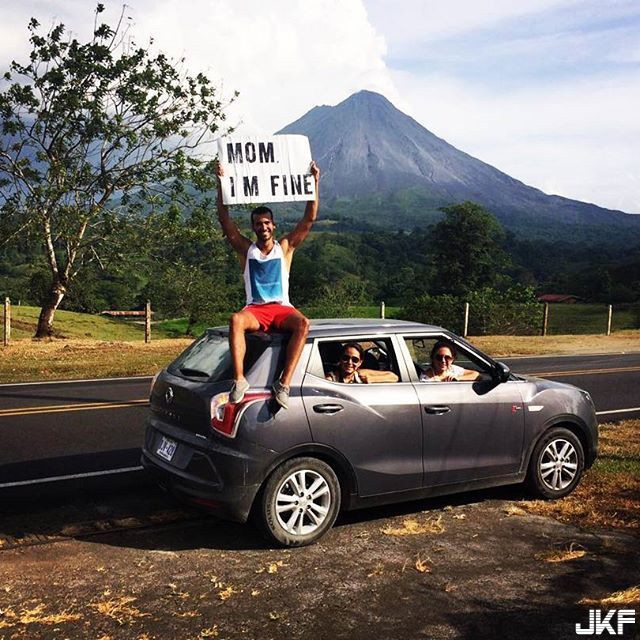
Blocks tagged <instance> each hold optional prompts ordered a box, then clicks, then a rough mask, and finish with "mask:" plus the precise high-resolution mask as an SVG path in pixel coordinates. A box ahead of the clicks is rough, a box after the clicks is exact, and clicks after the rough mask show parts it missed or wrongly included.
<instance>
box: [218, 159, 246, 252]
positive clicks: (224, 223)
mask: <svg viewBox="0 0 640 640" xmlns="http://www.w3.org/2000/svg"><path fill="white" fill-rule="evenodd" d="M222 175H224V174H223V171H222V167H221V166H220V164H218V194H217V200H216V206H217V209H218V221H219V222H220V226H221V227H222V233H223V235H224V236H225V237H226V238H227V240H228V241H229V244H230V245H231V246H232V247H233V248H234V250H235V251H236V253H238V254H239V255H240V256H242V257H244V256H246V255H247V251H248V250H249V247H250V246H251V240H249V238H247V237H246V236H243V235H242V234H241V233H240V230H239V229H238V226H237V225H236V223H235V222H234V221H233V220H232V219H231V216H230V215H229V207H227V205H226V204H224V202H222V185H221V184H220V177H221V176H222Z"/></svg>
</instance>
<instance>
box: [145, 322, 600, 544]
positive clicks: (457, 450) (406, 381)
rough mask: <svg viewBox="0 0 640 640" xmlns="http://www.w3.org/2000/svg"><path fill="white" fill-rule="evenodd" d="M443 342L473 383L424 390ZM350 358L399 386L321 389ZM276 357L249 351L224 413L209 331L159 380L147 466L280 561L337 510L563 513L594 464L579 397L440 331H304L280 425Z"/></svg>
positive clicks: (278, 340) (267, 345) (406, 327)
mask: <svg viewBox="0 0 640 640" xmlns="http://www.w3.org/2000/svg"><path fill="white" fill-rule="evenodd" d="M440 340H445V341H447V342H449V343H450V344H452V345H454V347H455V349H456V350H457V360H456V363H457V364H458V365H461V366H463V367H464V368H465V369H467V370H473V371H475V372H477V376H476V379H475V380H472V381H456V382H437V383H434V382H424V381H422V378H424V376H422V375H421V373H422V372H423V371H424V370H425V368H426V367H428V366H429V359H430V353H431V350H432V348H433V346H434V345H435V344H436V343H437V342H438V341H440ZM354 342H355V343H357V344H358V345H359V346H360V348H361V349H362V353H363V358H362V359H363V361H364V366H365V367H367V368H369V369H376V370H389V371H392V372H394V373H395V374H396V376H397V381H396V382H383V383H376V384H344V383H341V382H335V381H333V380H329V379H327V374H328V373H329V372H330V371H331V370H333V369H334V368H335V367H336V364H337V361H338V359H339V357H340V354H341V353H342V350H343V347H344V345H345V344H347V343H354ZM285 347H286V336H284V335H280V334H271V335H267V334H264V333H255V334H248V335H247V354H246V359H245V371H246V376H247V379H248V381H249V382H250V384H251V389H250V391H249V392H248V393H247V394H246V396H245V398H244V399H243V401H242V402H239V403H237V404H231V403H229V395H228V394H229V390H230V387H231V384H232V377H233V376H232V367H231V357H230V352H229V346H228V330H227V328H226V327H225V328H215V329H209V330H208V331H207V332H206V333H205V334H204V335H203V336H202V337H200V338H199V339H198V340H196V341H195V342H194V343H193V344H192V345H191V346H190V347H188V348H187V349H186V350H185V351H184V352H183V353H182V354H181V355H180V356H179V357H178V358H177V359H176V360H175V361H174V362H172V363H171V364H170V365H169V366H167V367H166V368H165V369H164V370H163V371H161V372H160V373H159V374H158V376H157V377H156V378H155V380H154V383H153V386H152V391H151V404H150V412H149V418H148V424H147V430H146V437H145V443H144V447H143V452H142V462H143V464H144V466H145V467H146V469H148V470H149V471H151V472H152V473H153V474H155V475H156V477H157V479H158V481H159V483H160V484H161V485H163V486H164V487H166V488H167V489H169V490H170V491H172V492H173V493H175V494H176V495H178V496H180V497H182V498H184V499H186V500H188V501H189V502H191V503H194V504H197V505H200V506H203V507H206V508H208V509H211V510H213V511H214V512H216V513H218V514H220V515H221V516H223V517H227V518H230V519H233V520H237V521H241V522H244V521H246V520H247V519H248V518H249V516H250V515H253V516H255V518H256V519H257V520H258V521H259V522H260V523H261V524H262V527H263V528H264V530H265V531H266V532H267V534H268V535H269V536H270V538H271V539H272V540H274V541H276V542H277V543H279V544H281V545H285V546H301V545H305V544H309V543H312V542H314V541H316V540H317V539H318V538H320V537H321V536H322V535H323V534H324V533H325V532H326V531H327V530H328V529H329V528H330V527H331V526H332V525H333V523H334V521H335V519H336V516H337V515H338V512H339V511H340V510H341V509H342V510H349V509H355V508H360V507H366V506H370V505H379V504H386V503H392V502H400V501H407V500H415V499H420V498H424V497H427V496H434V495H441V494H446V493H453V492H459V491H467V490H470V489H478V488H485V487H493V486H498V485H505V484H514V483H520V482H524V481H526V482H527V483H528V485H529V487H530V488H531V489H532V490H533V491H534V492H535V493H536V494H537V495H538V496H541V497H544V498H561V497H563V496H565V495H567V494H568V493H569V492H571V491H572V490H573V489H574V488H575V487H576V485H577V484H578V482H579V480H580V477H581V475H582V472H583V471H584V469H585V468H587V467H589V466H591V465H592V464H593V462H594V460H595V458H596V455H597V450H598V428H597V421H596V416H595V409H594V406H593V402H592V401H591V398H590V397H589V394H588V393H587V392H586V391H582V390H580V389H578V388H576V387H572V386H570V385H566V384H561V383H558V382H551V381H548V380H542V379H536V378H529V377H524V376H518V375H514V374H513V373H511V372H510V371H509V369H508V367H507V366H506V365H504V364H502V363H500V362H495V361H494V360H492V359H491V358H490V357H488V356H487V355H485V354H483V353H482V352H481V351H479V350H478V349H476V348H475V347H473V346H472V345H471V344H469V343H468V342H466V341H465V340H463V339H462V338H460V337H458V336H456V335H454V334H452V333H450V332H449V331H446V330H445V329H442V328H440V327H435V326H429V325H424V324H419V323H414V322H404V321H398V320H356V319H352V320H314V321H312V322H311V328H310V331H309V337H308V340H307V343H306V345H305V347H304V351H303V353H302V357H301V358H300V362H299V365H298V368H297V370H296V372H295V374H294V378H293V381H292V385H291V397H290V402H289V409H287V410H284V409H281V408H280V407H279V406H278V405H277V404H276V403H275V402H274V401H273V399H272V397H271V391H270V385H271V383H272V381H273V380H274V379H275V377H276V376H277V374H278V373H279V372H280V371H281V369H282V364H283V360H284V351H285ZM474 375H475V374H474ZM392 377H393V376H392Z"/></svg>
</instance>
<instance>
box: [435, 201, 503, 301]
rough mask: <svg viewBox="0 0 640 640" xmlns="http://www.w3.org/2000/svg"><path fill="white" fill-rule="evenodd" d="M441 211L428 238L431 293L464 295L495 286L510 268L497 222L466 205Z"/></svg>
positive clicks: (487, 214) (470, 205) (500, 229)
mask: <svg viewBox="0 0 640 640" xmlns="http://www.w3.org/2000/svg"><path fill="white" fill-rule="evenodd" d="M442 211H443V212H444V214H445V217H444V219H443V220H441V221H440V222H439V223H438V224H436V225H435V227H433V231H432V234H431V245H432V248H433V249H432V251H433V254H432V255H433V261H434V272H435V277H434V283H435V288H436V289H437V291H436V292H435V293H450V294H453V295H465V294H467V293H469V292H470V291H474V290H476V289H480V288H482V287H487V286H493V285H495V284H498V283H499V282H500V280H501V279H502V278H503V273H504V270H505V269H507V268H508V267H509V266H510V260H509V257H508V255H507V254H506V253H505V251H504V250H503V249H502V241H503V239H504V230H503V229H502V226H501V225H500V223H499V222H498V220H497V219H496V218H495V217H494V216H493V215H492V214H491V213H489V212H488V211H487V210H486V209H484V208H483V207H481V206H480V205H479V204H475V203H474V202H468V201H467V202H463V203H462V204H455V205H451V206H449V207H443V208H442Z"/></svg>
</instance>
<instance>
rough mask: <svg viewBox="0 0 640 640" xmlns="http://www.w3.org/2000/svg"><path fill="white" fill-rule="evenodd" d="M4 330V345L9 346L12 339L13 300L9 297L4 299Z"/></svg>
mask: <svg viewBox="0 0 640 640" xmlns="http://www.w3.org/2000/svg"><path fill="white" fill-rule="evenodd" d="M3 318H4V330H3V334H4V337H3V341H2V343H3V345H4V346H5V347H8V346H9V342H10V340H11V300H9V298H5V299H4V314H3Z"/></svg>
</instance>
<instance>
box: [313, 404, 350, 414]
mask: <svg viewBox="0 0 640 640" xmlns="http://www.w3.org/2000/svg"><path fill="white" fill-rule="evenodd" d="M343 409H344V407H343V406H342V405H341V404H314V405H313V410H314V411H315V412H316V413H328V414H329V415H333V414H334V413H338V411H342V410H343Z"/></svg>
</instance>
